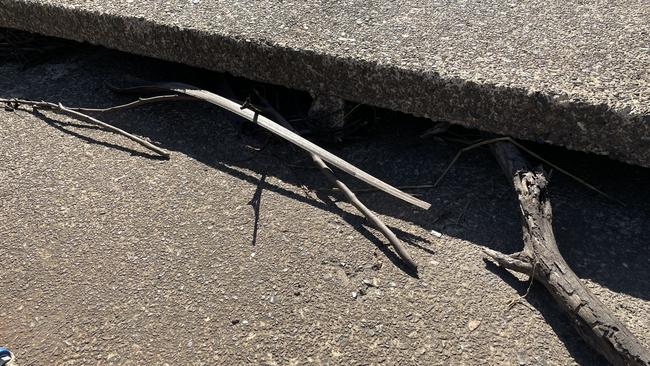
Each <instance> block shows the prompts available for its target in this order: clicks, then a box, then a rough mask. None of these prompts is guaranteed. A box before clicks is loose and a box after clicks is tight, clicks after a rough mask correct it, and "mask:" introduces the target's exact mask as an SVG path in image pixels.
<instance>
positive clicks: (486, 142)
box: [433, 136, 625, 206]
mask: <svg viewBox="0 0 650 366" xmlns="http://www.w3.org/2000/svg"><path fill="white" fill-rule="evenodd" d="M498 142H509V143H511V144H513V145H515V146H517V147H518V148H520V149H522V150H523V151H525V152H526V153H528V155H530V156H532V157H534V158H536V159H538V160H540V161H541V162H542V163H545V164H547V165H549V166H551V167H552V168H553V169H555V170H557V171H559V172H560V173H562V174H564V175H566V176H568V177H569V178H571V179H573V180H575V181H576V182H578V183H580V184H582V185H584V186H585V187H587V188H589V189H591V190H592V191H594V192H596V193H598V194H600V195H601V196H603V197H605V198H607V199H610V200H612V201H615V202H618V203H620V204H621V205H623V206H625V203H623V201H620V200H618V199H616V198H614V197H612V196H610V195H608V194H607V193H605V192H603V191H601V190H600V189H598V188H596V187H594V186H593V185H591V184H589V183H587V182H586V181H585V180H584V179H582V178H580V177H577V176H575V175H573V174H571V173H569V172H568V171H566V170H564V169H562V168H560V167H559V166H557V165H555V164H553V163H551V162H550V161H548V160H546V159H544V158H543V157H541V156H540V155H539V154H537V153H535V152H533V151H531V150H530V149H528V148H526V147H525V146H523V145H522V144H520V143H518V142H517V141H515V140H513V139H512V137H509V136H505V137H497V138H493V139H489V140H483V141H479V142H477V143H475V144H472V145H470V146H466V147H464V148H462V149H460V150H459V151H458V153H456V155H455V156H454V158H453V159H452V160H451V163H449V165H447V168H445V171H444V172H442V174H441V175H440V177H438V179H436V182H435V183H434V184H433V186H434V187H436V186H438V183H440V181H442V179H443V178H444V177H445V176H446V175H447V173H448V172H449V170H450V169H451V167H452V166H453V165H454V164H455V163H456V161H458V158H460V156H461V155H462V154H463V153H464V152H467V151H469V150H472V149H475V148H477V147H481V146H484V145H489V144H495V143H498Z"/></svg>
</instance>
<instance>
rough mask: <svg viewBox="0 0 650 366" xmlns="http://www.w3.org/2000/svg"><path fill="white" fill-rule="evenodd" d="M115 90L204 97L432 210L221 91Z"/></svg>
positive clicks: (176, 86)
mask: <svg viewBox="0 0 650 366" xmlns="http://www.w3.org/2000/svg"><path fill="white" fill-rule="evenodd" d="M111 88H112V89H113V90H115V91H117V92H127V93H132V92H138V91H141V92H152V91H164V92H169V91H171V92H173V93H179V94H184V95H189V96H192V97H195V98H197V99H201V100H203V101H206V102H208V103H211V104H214V105H217V106H219V107H221V108H223V109H225V110H227V111H229V112H231V113H234V114H236V115H238V116H240V117H243V118H245V119H247V120H248V121H250V122H253V123H254V124H256V125H258V126H260V127H262V128H264V129H266V130H268V131H270V132H272V133H273V134H275V135H277V136H279V137H281V138H283V139H285V140H287V141H289V142H291V143H292V144H294V145H296V146H298V147H300V148H301V149H303V150H306V151H307V152H309V153H311V154H314V155H317V156H318V157H320V158H321V159H323V160H324V161H326V162H328V163H330V164H332V165H333V166H335V167H337V168H339V169H341V170H343V171H344V172H346V173H348V174H350V175H352V176H353V177H356V178H358V179H360V180H362V181H364V182H366V183H368V184H370V185H371V186H373V187H376V188H378V189H380V190H382V191H384V192H386V193H388V194H390V195H392V196H394V197H396V198H399V199H401V200H403V201H406V202H408V203H411V204H413V205H415V206H418V207H420V208H423V209H425V210H427V209H429V208H430V207H431V204H429V203H427V202H425V201H422V200H420V199H417V198H415V197H413V196H411V195H409V194H408V193H405V192H402V191H401V190H399V189H397V188H395V187H393V186H391V185H390V184H387V183H385V182H383V181H381V180H379V179H377V178H375V177H373V176H372V175H370V174H368V173H366V172H365V171H363V170H361V169H359V168H357V167H355V166H354V165H352V164H350V163H348V162H347V161H345V160H343V159H341V158H339V157H338V156H336V155H334V154H332V153H330V152H329V151H327V150H325V149H323V148H321V147H320V146H318V145H316V144H314V143H312V142H310V141H308V140H306V139H305V138H303V137H301V136H300V135H298V134H296V133H295V132H292V131H290V130H289V129H287V128H285V127H283V126H281V125H279V124H278V123H276V122H273V121H271V120H270V119H268V118H266V117H264V116H262V115H260V114H259V113H258V112H257V111H254V110H251V109H248V108H242V107H244V106H243V105H242V104H240V103H236V102H234V101H232V100H230V99H227V98H224V97H222V96H220V95H218V94H215V93H211V92H209V91H206V90H202V89H199V88H197V87H194V86H192V85H188V84H183V83H161V84H154V85H148V86H140V87H135V88H122V89H118V88H114V87H111Z"/></svg>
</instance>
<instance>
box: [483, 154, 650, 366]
mask: <svg viewBox="0 0 650 366" xmlns="http://www.w3.org/2000/svg"><path fill="white" fill-rule="evenodd" d="M491 148H492V152H493V153H494V155H495V157H496V159H497V161H498V162H499V165H500V166H501V168H502V170H503V172H504V173H505V174H506V176H507V178H508V179H509V180H510V182H511V184H512V185H513V187H514V190H515V192H516V193H517V197H518V199H519V207H520V209H521V213H522V220H523V222H522V229H523V240H524V249H523V250H522V251H521V252H519V253H515V254H511V255H506V254H503V253H500V252H498V251H494V250H491V249H484V252H485V254H486V255H488V256H489V257H490V258H491V259H492V260H494V261H495V262H496V263H498V264H499V265H501V266H503V267H505V268H509V269H511V270H514V271H517V272H521V273H524V274H527V275H529V276H533V277H534V278H535V280H537V281H538V282H540V283H542V284H543V285H544V287H546V289H547V290H548V291H549V292H550V293H551V295H552V296H553V298H554V299H555V301H556V302H557V304H558V305H559V306H560V308H561V309H562V310H563V311H564V312H565V313H566V314H567V315H569V317H570V318H571V320H572V321H571V323H572V324H573V325H574V327H575V328H576V329H577V330H578V333H580V335H581V336H582V338H583V339H584V340H585V341H586V342H587V343H588V344H589V345H590V346H591V347H592V348H594V349H595V350H597V351H598V352H600V353H601V354H602V355H603V356H605V358H607V360H608V361H609V362H611V363H612V364H614V365H645V366H648V365H650V353H649V352H648V351H647V350H646V349H644V348H643V345H642V344H641V343H640V342H639V341H638V340H637V339H636V338H635V337H634V335H633V334H632V333H631V332H630V331H629V330H628V329H627V328H626V327H625V325H624V324H623V323H621V322H620V321H618V320H617V319H616V318H615V317H614V316H613V315H612V314H611V312H610V311H609V310H608V309H607V308H606V307H605V305H603V303H601V302H600V301H599V300H598V299H597V298H596V297H595V296H594V295H593V294H592V293H591V292H590V291H589V290H588V289H587V288H586V287H585V286H584V285H583V283H582V282H581V280H580V278H578V276H576V274H575V273H574V272H573V271H572V270H571V268H570V267H569V265H568V264H567V263H566V261H565V260H564V258H563V257H562V254H560V251H559V249H558V246H557V243H556V241H555V235H554V233H553V227H552V219H553V214H552V210H551V203H550V201H549V195H548V192H547V189H546V186H547V179H546V177H545V175H544V172H535V171H531V169H530V168H529V164H528V162H527V161H526V159H525V158H524V157H523V155H522V153H521V152H520V151H519V150H518V149H517V147H516V146H515V145H513V144H511V143H508V142H497V143H495V144H494V145H492V146H491Z"/></svg>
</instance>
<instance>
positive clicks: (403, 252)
mask: <svg viewBox="0 0 650 366" xmlns="http://www.w3.org/2000/svg"><path fill="white" fill-rule="evenodd" d="M258 96H259V95H258ZM259 97H260V100H261V101H262V107H263V108H264V109H265V110H266V111H267V112H268V113H270V114H271V115H272V117H273V118H274V119H275V120H276V121H278V123H280V124H281V125H282V126H284V127H285V128H287V129H288V130H290V131H294V132H295V129H294V128H293V126H291V124H290V123H289V122H288V121H287V120H286V119H285V118H284V117H283V116H282V115H281V114H280V113H279V112H278V111H276V110H275V108H273V107H272V106H271V104H270V103H269V102H268V101H266V100H265V99H264V98H262V97H261V96H259ZM309 156H311V159H312V160H313V161H314V163H315V164H316V166H318V168H319V169H320V171H321V172H322V173H323V175H325V177H326V178H327V179H328V180H329V181H330V182H331V183H332V184H334V185H335V186H336V187H337V188H338V189H339V190H340V191H341V192H342V193H343V195H344V196H345V197H346V198H347V199H348V201H349V202H350V203H351V204H352V205H353V206H354V207H356V208H357V210H359V212H361V213H362V214H363V215H364V216H365V217H366V218H367V219H368V220H369V221H370V222H372V224H373V225H374V226H375V227H376V228H377V230H379V231H380V232H381V233H382V234H383V235H384V236H385V237H386V239H388V241H389V242H390V244H391V245H392V246H393V248H395V251H396V252H397V254H399V256H400V257H401V258H402V259H403V260H404V262H406V263H407V264H408V265H409V266H411V267H413V268H414V269H415V268H417V264H416V263H415V261H414V260H413V258H412V257H411V255H410V254H409V252H408V250H407V249H406V248H405V247H404V245H403V244H402V242H401V241H400V240H399V239H398V238H397V236H396V235H395V233H393V231H392V230H391V229H389V228H388V226H386V225H385V224H384V223H383V222H382V221H381V220H380V219H379V218H378V217H377V216H376V215H375V214H374V213H373V212H372V211H370V209H369V208H368V207H366V205H364V204H363V202H361V201H360V200H359V199H358V198H357V196H356V195H355V194H354V193H353V192H352V191H351V190H350V188H348V186H347V185H345V183H343V182H341V180H339V179H338V178H337V177H336V175H335V174H334V172H333V171H332V169H330V168H329V167H328V166H327V164H325V162H324V161H323V159H321V158H320V157H319V156H318V155H316V154H314V153H309Z"/></svg>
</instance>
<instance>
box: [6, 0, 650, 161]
mask: <svg viewBox="0 0 650 366" xmlns="http://www.w3.org/2000/svg"><path fill="white" fill-rule="evenodd" d="M0 26H6V27H15V28H19V29H23V30H30V31H34V32H38V33H44V34H48V35H54V36H59V37H64V38H69V39H74V40H79V41H89V42H91V43H95V44H100V45H104V46H108V47H111V48H116V49H120V50H124V51H129V52H133V53H137V54H142V55H148V56H154V57H158V58H162V59H166V60H171V61H177V62H181V63H186V64H189V65H193V66H200V67H203V68H208V69H212V70H217V71H226V72H229V73H232V74H234V75H238V76H245V77H248V78H252V79H256V80H262V81H267V82H271V83H275V84H282V85H285V86H288V87H292V88H297V89H302V90H309V91H312V92H315V93H319V92H323V93H327V94H332V95H338V96H340V97H342V98H344V99H347V100H353V101H358V102H362V103H366V104H372V105H377V106H381V107H387V108H390V109H394V110H399V111H404V112H408V113H411V114H415V115H418V116H426V117H429V118H432V119H443V120H447V121H451V122H453V123H457V124H462V125H465V126H471V127H474V128H478V129H482V130H487V131H492V132H496V133H500V134H507V135H511V136H514V137H519V138H525V139H529V140H534V141H539V142H549V143H552V144H557V145H562V146H565V147H568V148H571V149H576V150H582V151H589V152H594V153H598V154H605V155H609V156H610V157H612V158H614V159H618V160H622V161H625V162H628V163H633V164H639V165H643V166H646V167H650V33H649V32H650V31H649V30H648V29H650V2H648V1H646V0H620V1H606V0H587V1H575V2H573V1H559V0H552V1H541V0H522V1H501V0H484V1H477V0H467V1H440V0H437V1H429V0H406V1H387V0H382V1H377V0H371V1H367V0H355V1H350V0H345V1H305V0H300V1H270V0H255V1H253V0H246V1H226V0H200V1H199V0H196V1H179V0H169V1H161V0H156V1H142V0H120V1H100V0H83V1H82V0H56V1H52V0H50V1H47V0H38V1H34V0H0Z"/></svg>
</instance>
